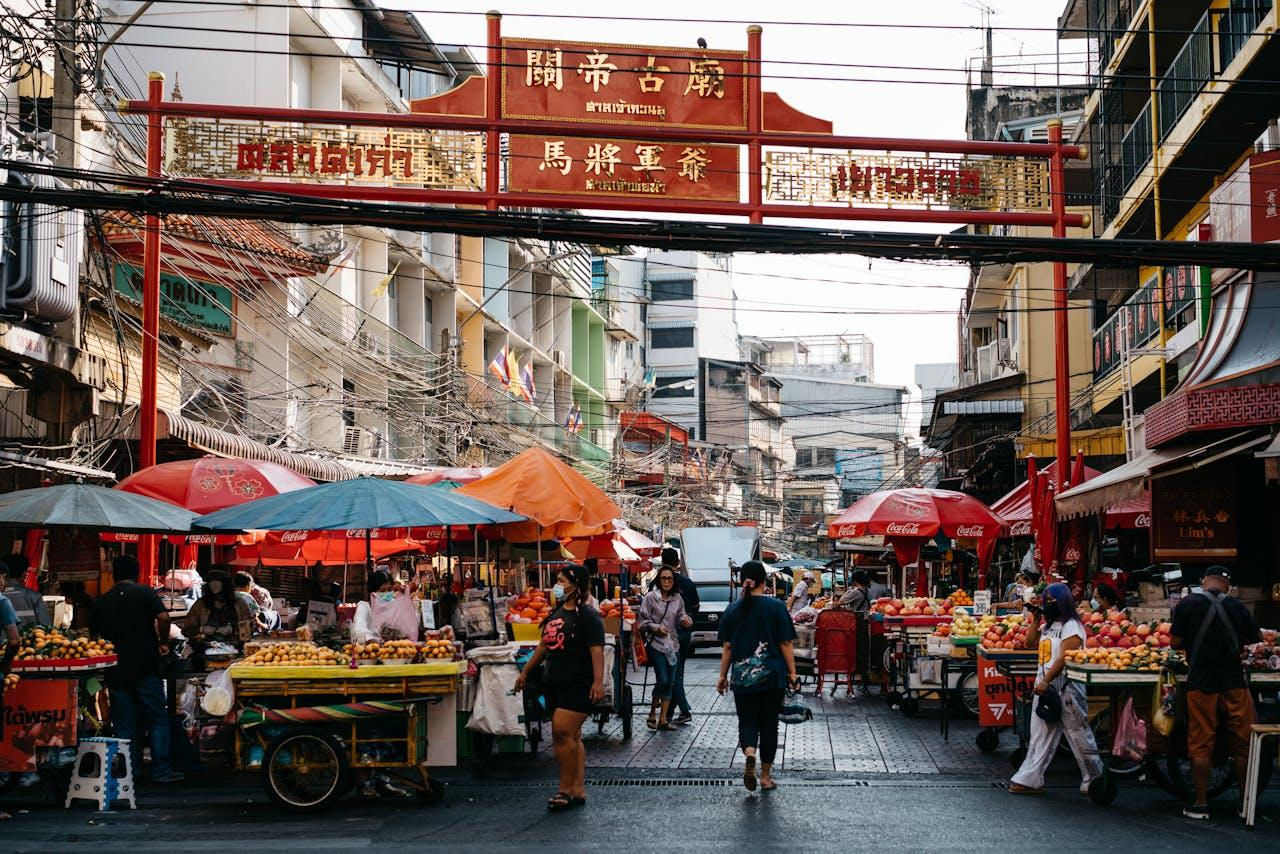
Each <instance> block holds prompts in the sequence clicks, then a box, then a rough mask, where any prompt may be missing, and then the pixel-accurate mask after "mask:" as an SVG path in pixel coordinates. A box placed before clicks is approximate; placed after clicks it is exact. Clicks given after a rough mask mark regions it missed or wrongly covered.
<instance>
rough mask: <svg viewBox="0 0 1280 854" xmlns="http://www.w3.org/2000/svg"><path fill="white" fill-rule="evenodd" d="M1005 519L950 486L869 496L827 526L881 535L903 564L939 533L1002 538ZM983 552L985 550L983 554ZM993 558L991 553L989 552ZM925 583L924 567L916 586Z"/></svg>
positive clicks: (982, 570)
mask: <svg viewBox="0 0 1280 854" xmlns="http://www.w3.org/2000/svg"><path fill="white" fill-rule="evenodd" d="M1004 529H1005V524H1004V520H1002V519H1001V518H1000V517H999V516H997V515H996V514H995V513H993V512H991V508H989V507H987V505H985V504H983V503H982V502H981V501H979V500H978V499H976V498H974V497H973V496H972V495H966V494H964V493H963V492H953V491H951V490H949V489H921V488H915V489H890V490H884V491H881V492H873V493H871V494H870V495H864V496H863V497H862V498H860V499H858V500H857V501H856V502H854V504H853V506H851V507H850V508H849V509H848V510H846V511H844V513H842V514H840V516H839V517H837V518H836V519H835V521H833V522H832V523H831V525H830V526H829V527H828V529H827V535H828V536H830V537H832V538H833V539H839V538H841V537H863V536H867V535H868V534H878V535H880V536H883V537H884V538H885V542H886V543H889V544H890V545H891V546H892V547H893V551H894V555H895V556H896V557H897V559H898V565H899V566H908V565H910V564H913V563H917V562H918V561H919V559H920V549H921V547H922V546H923V545H924V544H925V543H926V542H927V541H928V540H930V539H932V538H933V537H935V536H937V535H938V534H945V535H946V536H948V537H951V538H953V539H954V538H957V537H964V538H966V539H974V540H977V541H978V542H979V544H980V545H981V543H982V542H983V541H984V540H988V539H990V540H994V539H996V538H998V537H999V536H1000V535H1001V534H1002V533H1003V532H1004ZM982 554H983V550H982V549H981V548H980V551H979V556H980V557H981V556H982ZM987 555H988V558H989V556H990V552H987ZM978 579H979V581H978V583H979V586H985V584H986V566H985V564H981V565H980V566H979V572H978ZM925 583H926V579H925V573H924V569H923V567H921V569H920V581H919V583H918V584H917V590H918V591H922V590H923V589H924V586H925Z"/></svg>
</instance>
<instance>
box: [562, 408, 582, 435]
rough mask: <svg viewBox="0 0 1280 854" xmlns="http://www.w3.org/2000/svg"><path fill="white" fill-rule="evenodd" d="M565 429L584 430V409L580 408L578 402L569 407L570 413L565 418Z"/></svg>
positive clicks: (570, 430)
mask: <svg viewBox="0 0 1280 854" xmlns="http://www.w3.org/2000/svg"><path fill="white" fill-rule="evenodd" d="M564 429H566V430H568V431H569V432H570V433H580V432H582V410H581V409H579V408H578V404H576V403H575V404H574V405H573V406H570V407H569V415H568V417H566V418H565V420H564Z"/></svg>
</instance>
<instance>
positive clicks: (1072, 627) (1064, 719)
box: [1009, 583, 1102, 795]
mask: <svg viewBox="0 0 1280 854" xmlns="http://www.w3.org/2000/svg"><path fill="white" fill-rule="evenodd" d="M1026 612H1027V623H1028V629H1027V649H1034V650H1037V651H1038V655H1037V657H1036V658H1037V661H1038V662H1039V667H1038V668H1037V670H1036V685H1035V692H1036V699H1035V709H1034V714H1032V716H1031V741H1030V743H1029V744H1028V745H1027V757H1026V759H1024V760H1022V767H1021V768H1019V769H1018V773H1016V774H1014V775H1013V779H1012V780H1011V781H1010V783H1009V791H1010V792H1011V793H1013V794H1015V795H1043V794H1044V772H1045V771H1046V770H1047V769H1048V767H1049V763H1050V762H1052V761H1053V755H1054V753H1056V752H1057V750H1058V742H1059V741H1061V740H1062V737H1063V736H1064V735H1065V736H1066V738H1067V743H1068V744H1069V745H1071V752H1072V753H1073V754H1075V757H1076V763H1077V764H1078V765H1079V766H1080V776H1081V778H1082V779H1081V783H1080V791H1081V792H1084V793H1087V792H1088V791H1089V784H1090V783H1092V782H1093V781H1094V779H1095V778H1097V777H1100V776H1102V760H1101V758H1100V757H1099V756H1098V744H1097V742H1095V741H1094V739H1093V731H1092V730H1090V729H1089V700H1088V698H1087V697H1086V696H1085V694H1084V689H1083V688H1082V687H1081V686H1079V685H1077V684H1076V683H1074V682H1069V681H1067V671H1066V664H1067V659H1066V654H1067V652H1069V651H1070V650H1073V649H1080V648H1081V647H1083V646H1084V641H1085V634H1084V624H1083V623H1081V622H1080V615H1079V614H1077V613H1076V601H1075V597H1074V596H1072V595H1071V588H1069V587H1067V585H1065V584H1062V583H1058V584H1050V585H1049V586H1048V587H1046V588H1045V589H1044V593H1043V594H1042V595H1041V601H1040V605H1039V606H1038V607H1037V606H1035V605H1034V604H1032V603H1028V605H1027V607H1026ZM1042 619H1043V621H1044V625H1043V626H1041V624H1040V623H1041V620H1042Z"/></svg>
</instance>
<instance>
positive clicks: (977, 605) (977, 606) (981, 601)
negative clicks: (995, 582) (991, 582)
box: [973, 590, 991, 617]
mask: <svg viewBox="0 0 1280 854" xmlns="http://www.w3.org/2000/svg"><path fill="white" fill-rule="evenodd" d="M990 613H991V591H990V590H978V591H975V592H974V594H973V615H974V616H975V617H981V616H982V615H983V614H990Z"/></svg>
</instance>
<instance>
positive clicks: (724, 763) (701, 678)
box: [547, 656, 1016, 778]
mask: <svg viewBox="0 0 1280 854" xmlns="http://www.w3.org/2000/svg"><path fill="white" fill-rule="evenodd" d="M717 665H718V662H717V661H716V660H715V659H714V658H710V657H707V656H703V657H700V658H697V659H695V660H694V661H692V662H690V666H689V668H688V673H687V674H686V680H685V681H686V690H687V692H688V695H689V702H690V703H691V704H692V706H693V709H694V721H693V723H692V724H691V725H689V726H687V727H682V728H680V729H679V730H677V731H675V732H659V733H654V732H650V731H649V730H648V729H646V728H645V724H644V718H645V715H646V710H645V709H640V708H637V709H636V712H635V717H634V719H633V734H632V738H631V740H630V741H623V740H622V732H621V729H622V727H621V724H620V723H619V722H618V721H617V720H616V719H613V720H610V721H609V722H608V723H607V724H606V725H605V727H604V729H603V732H602V733H601V734H600V736H599V737H596V736H595V730H596V725H595V724H594V723H592V722H591V721H588V722H587V725H586V727H585V728H584V730H583V733H584V736H586V738H587V764H588V765H590V766H593V767H597V768H652V769H711V768H715V769H726V770H727V769H729V768H731V767H732V766H734V765H735V764H738V763H740V762H741V761H742V756H741V754H740V753H739V752H738V751H737V750H736V749H735V745H736V742H737V718H736V717H735V715H734V709H733V697H732V695H727V696H724V697H721V696H719V695H718V694H717V693H716V690H715V681H716V675H717ZM638 678H639V674H633V675H632V679H633V680H634V679H638ZM638 687H639V686H638V685H637V686H636V688H637V691H636V693H637V696H639V690H638ZM828 690H829V689H828ZM824 693H825V692H824ZM646 696H647V694H646ZM806 700H807V701H808V703H809V707H810V709H812V710H813V713H814V717H813V720H812V721H809V722H807V723H804V724H802V725H799V726H792V727H788V726H785V725H784V726H783V727H782V729H781V731H780V740H781V745H780V755H779V759H778V763H779V765H780V767H781V768H783V769H786V770H792V771H815V772H821V771H830V772H846V773H877V772H878V773H888V774H976V775H981V776H984V777H992V778H1001V777H1005V776H1007V775H1008V774H1009V772H1010V768H1009V759H1008V755H1009V750H1010V749H1011V748H1013V747H1014V746H1016V744H1015V739H1014V737H1013V735H1012V734H1011V733H1006V734H1005V735H1004V736H1003V737H1002V740H1001V741H1002V744H1001V746H1002V748H1003V749H1002V750H1000V751H998V752H996V753H992V754H984V753H982V752H980V751H979V750H978V748H977V747H976V745H975V743H974V737H975V736H976V735H977V733H978V727H977V723H976V722H975V721H974V720H973V719H971V718H968V717H967V716H955V715H953V716H952V718H951V727H950V729H951V737H950V740H946V741H944V740H943V738H942V733H941V727H940V717H939V712H938V711H937V704H936V703H925V704H924V709H922V711H921V712H920V714H919V716H917V717H915V718H907V717H904V716H903V715H902V714H901V713H900V712H896V711H893V710H891V709H890V708H889V707H888V706H887V705H886V704H885V702H884V700H883V699H881V698H880V697H879V696H876V695H874V689H873V696H871V697H859V698H857V699H854V700H850V699H849V698H848V697H846V695H845V691H844V689H843V688H842V689H840V690H839V691H838V692H837V696H835V697H831V696H825V695H824V696H823V697H821V698H818V697H814V696H813V694H812V688H809V689H808V690H807V692H806ZM547 735H548V736H549V735H550V733H549V731H548V732H547ZM547 747H549V745H547Z"/></svg>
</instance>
